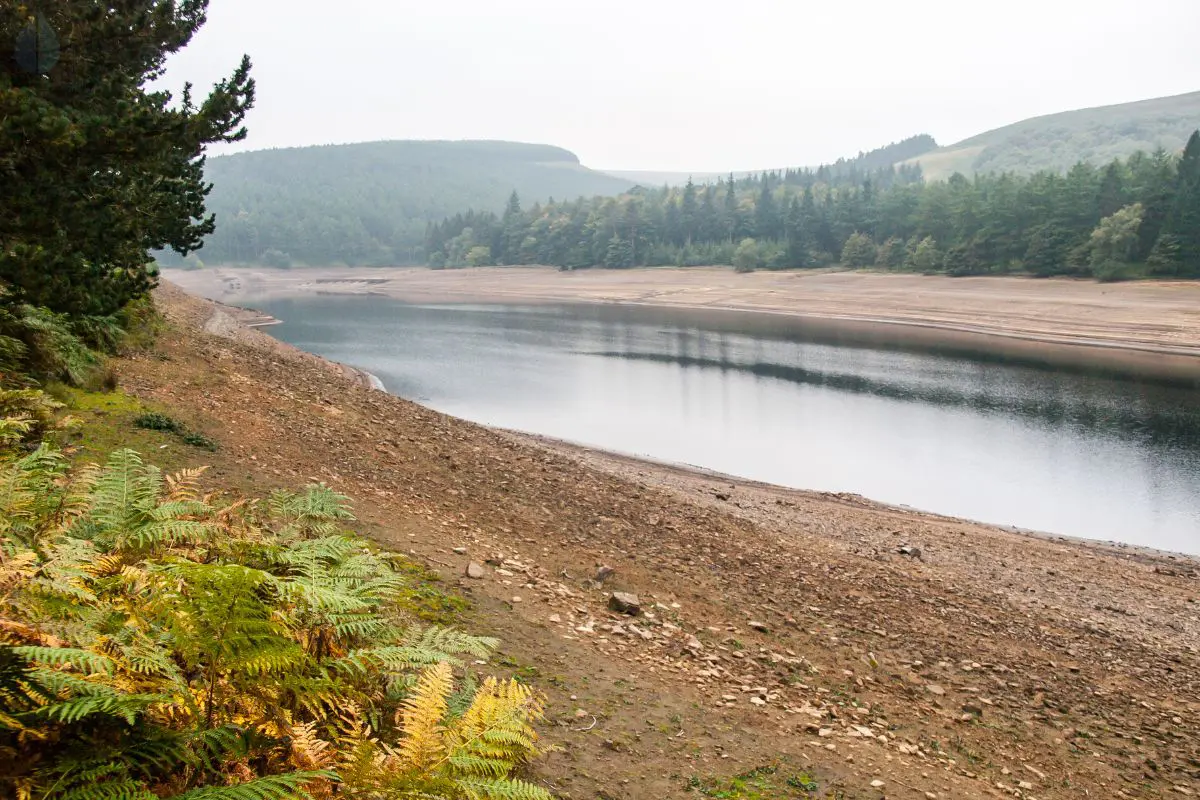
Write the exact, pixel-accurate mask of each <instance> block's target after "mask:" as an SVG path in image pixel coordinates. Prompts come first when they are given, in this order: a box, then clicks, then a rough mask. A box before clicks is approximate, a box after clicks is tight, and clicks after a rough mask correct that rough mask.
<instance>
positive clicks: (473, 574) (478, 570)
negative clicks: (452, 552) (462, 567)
mask: <svg viewBox="0 0 1200 800" xmlns="http://www.w3.org/2000/svg"><path fill="white" fill-rule="evenodd" d="M465 574H466V576H467V577H468V578H474V579H475V580H481V579H482V578H483V577H484V576H485V575H487V572H485V571H484V569H483V564H480V563H479V562H478V561H472V562H471V563H470V564H467V569H466V572H465Z"/></svg>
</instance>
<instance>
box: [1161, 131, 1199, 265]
mask: <svg viewBox="0 0 1200 800" xmlns="http://www.w3.org/2000/svg"><path fill="white" fill-rule="evenodd" d="M1159 238H1160V241H1162V240H1163V239H1166V240H1167V241H1165V242H1163V243H1162V246H1161V247H1157V248H1156V249H1157V250H1158V253H1157V254H1156V255H1157V258H1156V262H1157V266H1159V269H1160V270H1161V269H1162V266H1161V265H1163V264H1171V263H1173V264H1174V265H1175V268H1174V270H1173V271H1172V272H1171V273H1169V274H1175V275H1179V276H1182V277H1195V276H1200V131H1196V132H1195V133H1193V134H1192V136H1191V138H1190V139H1188V143H1187V146H1186V147H1185V148H1184V149H1183V156H1182V157H1181V158H1180V159H1179V169H1178V174H1177V177H1176V181H1175V196H1174V198H1173V200H1172V203H1171V210H1170V213H1168V215H1167V218H1166V221H1165V222H1164V224H1163V229H1162V233H1161V234H1160V236H1159Z"/></svg>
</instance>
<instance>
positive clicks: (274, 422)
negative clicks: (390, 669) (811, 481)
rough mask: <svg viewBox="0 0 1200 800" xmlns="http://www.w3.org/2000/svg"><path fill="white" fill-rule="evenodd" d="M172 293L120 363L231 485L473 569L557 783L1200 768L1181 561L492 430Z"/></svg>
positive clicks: (573, 787) (1193, 632) (1191, 780)
mask: <svg viewBox="0 0 1200 800" xmlns="http://www.w3.org/2000/svg"><path fill="white" fill-rule="evenodd" d="M159 303H160V306H161V307H162V308H163V310H164V312H165V313H166V314H167V316H168V318H169V320H170V324H171V332H170V334H169V335H167V336H164V337H163V340H162V342H161V344H160V345H159V347H158V349H157V351H156V352H154V353H150V354H144V355H140V356H137V357H136V358H131V359H128V360H126V361H124V362H122V363H121V364H120V365H119V369H120V373H121V377H122V381H123V385H124V386H125V388H126V389H127V390H128V391H131V392H133V393H135V394H137V395H139V396H142V397H145V398H147V399H151V400H154V401H158V402H162V403H164V404H167V405H168V406H170V407H171V408H173V409H176V410H177V411H178V413H179V414H180V416H181V417H183V418H184V419H185V421H186V422H188V423H189V424H190V425H192V426H194V427H196V428H197V429H199V430H201V431H203V432H204V433H206V434H208V435H210V436H212V437H213V438H215V439H216V440H218V441H219V442H220V445H221V447H220V451H219V452H217V453H215V454H207V453H205V454H203V455H202V457H198V458H197V460H198V461H203V462H207V463H211V464H212V465H213V471H212V480H213V482H214V483H216V484H217V485H222V486H230V487H239V488H245V489H247V490H249V489H253V490H255V491H261V490H263V489H269V488H270V487H271V486H274V485H289V486H294V485H296V484H297V483H303V482H305V481H307V480H310V479H320V480H324V481H327V482H328V483H330V484H331V485H332V486H333V487H335V488H336V489H338V490H339V491H342V492H345V493H346V494H349V495H351V496H352V497H353V498H355V500H356V509H357V512H358V516H359V517H360V519H361V520H362V526H363V529H364V531H365V532H367V533H369V534H371V535H374V536H376V537H377V538H378V539H379V540H380V541H381V542H382V543H384V544H386V545H388V546H392V547H396V548H398V549H400V550H402V551H405V552H411V553H413V554H414V555H415V556H417V557H419V558H421V559H423V560H425V561H426V562H427V563H429V564H430V565H432V566H433V567H435V568H437V569H439V570H441V571H442V572H443V574H444V575H445V577H446V579H447V581H448V583H449V585H451V586H453V587H456V588H457V589H458V590H459V591H461V592H463V593H465V594H466V595H467V596H469V597H470V598H471V599H472V600H473V601H474V603H475V605H476V612H475V619H474V620H473V622H472V626H473V627H475V628H477V629H479V630H481V631H482V632H487V633H491V634H494V635H497V636H499V637H501V638H502V639H503V640H504V641H505V645H504V648H503V650H504V659H502V663H503V664H506V665H507V666H508V668H510V669H513V670H516V671H519V672H521V673H522V674H524V675H526V677H528V678H529V679H530V680H531V681H533V682H535V683H536V684H537V685H539V686H540V687H541V688H543V689H544V690H545V691H547V693H548V694H549V696H550V700H551V719H550V721H549V723H548V724H547V725H546V735H547V739H548V740H549V742H550V743H553V744H556V745H558V746H560V747H561V749H560V750H559V751H557V752H555V753H553V754H551V755H550V756H549V757H548V758H547V759H545V760H544V761H543V762H542V763H541V764H540V766H539V767H538V777H539V778H540V779H541V780H543V781H545V782H546V784H547V785H548V786H551V787H553V788H554V789H555V790H556V791H557V792H558V793H559V794H560V795H561V796H563V797H570V798H600V797H606V798H648V799H649V798H672V797H686V796H692V797H695V796H698V795H696V794H695V792H694V791H693V790H690V789H689V785H690V784H691V783H692V782H693V781H692V779H693V778H698V779H705V778H708V777H711V776H720V775H733V774H736V773H739V772H745V771H748V770H751V769H754V768H755V767H760V766H763V765H768V764H771V763H774V762H775V761H776V760H779V759H782V760H783V761H784V763H785V764H786V765H788V766H787V768H788V769H794V770H797V771H800V770H803V771H806V772H807V773H808V774H810V775H811V777H812V778H813V779H814V780H815V782H816V784H817V785H818V786H819V787H820V788H819V789H818V791H817V793H816V796H828V797H845V798H880V797H885V796H886V797H889V798H928V797H937V798H973V797H1016V796H1021V797H1026V798H1079V797H1096V798H1100V797H1103V798H1111V797H1126V796H1127V797H1169V796H1183V795H1186V794H1187V793H1189V792H1200V738H1198V737H1200V725H1198V723H1197V719H1200V716H1198V715H1200V653H1198V647H1200V566H1198V565H1197V563H1196V562H1195V561H1193V560H1189V559H1186V558H1183V557H1179V556H1171V555H1168V554H1159V553H1153V552H1141V551H1139V552H1135V551H1132V550H1122V549H1119V548H1110V547H1103V546H1097V545H1090V544H1086V543H1079V542H1070V541H1060V540H1055V539H1044V538H1034V537H1027V536H1021V535H1018V534H1015V533H1012V532H1009V531H1005V530H1002V529H999V528H994V527H988V526H983V525H977V524H973V523H969V522H964V521H961V520H954V519H947V518H943V517H936V516H932V515H927V514H920V513H915V512H907V511H904V510H899V509H893V508H885V507H881V506H878V505H874V504H871V503H869V502H867V501H864V500H862V499H860V498H856V497H847V496H825V495H819V494H812V493H805V492H796V491H788V490H783V489H779V488H776V487H770V486H763V485H758V484H752V483H747V482H740V481H733V480H729V479H726V478H722V477H720V476H712V475H701V474H696V473H691V472H686V471H683V470H678V469H674V468H671V467H668V466H662V465H655V464H649V463H645V462H638V461H631V460H629V459H622V458H619V457H615V456H611V455H608V454H604V453H596V452H592V451H586V450H582V449H579V448H574V447H570V446H566V445H561V444H557V443H553V442H542V441H539V440H534V439H532V438H531V437H526V436H519V435H516V434H511V433H506V432H503V431H494V430H489V429H486V428H482V427H480V426H477V425H473V424H470V423H466V422H463V421H460V420H456V419H453V418H450V417H447V416H445V415H442V414H438V413H435V412H433V411H430V410H428V409H425V408H422V407H420V406H417V405H414V404H412V403H409V402H406V401H404V400H401V399H398V398H395V397H391V396H389V395H386V394H383V393H380V392H375V391H371V390H369V389H367V388H364V387H363V386H362V385H361V382H360V381H357V380H356V379H355V378H354V377H353V376H352V375H348V374H347V372H346V371H345V370H344V369H341V368H339V367H336V366H334V365H330V364H329V363H328V362H324V361H322V360H320V359H317V358H315V357H313V356H309V355H306V354H302V353H299V352H297V351H295V350H293V349H291V348H289V347H287V346H285V345H282V344H279V343H278V342H276V341H275V340H273V339H271V338H270V337H269V336H267V335H266V334H264V333H262V332H260V331H255V330H250V329H247V328H245V327H242V326H239V325H232V324H228V323H226V322H221V323H218V324H214V323H213V320H214V318H218V315H219V314H222V313H226V312H223V311H222V310H221V309H219V308H218V307H216V306H214V305H212V304H210V303H208V302H205V301H201V300H197V299H194V298H191V297H188V296H187V295H185V294H183V293H182V292H180V291H178V290H176V289H174V288H172V287H169V286H168V287H165V288H164V289H163V290H162V291H160V293H159ZM902 548H908V549H907V551H906V552H907V554H905V553H902V552H901V549H902ZM912 548H917V549H918V550H919V555H917V553H916V552H914V551H913V550H912ZM472 560H474V561H477V562H479V563H480V564H484V577H483V578H481V579H470V578H466V577H464V576H463V570H464V568H465V567H466V565H467V563H468V562H469V561H472ZM600 566H609V567H612V568H614V569H615V573H614V574H613V575H612V576H611V577H610V578H608V579H607V582H606V583H605V585H604V586H603V587H598V586H596V585H595V584H594V583H593V580H592V579H593V578H594V576H595V574H596V571H597V569H598V568H599V567H600ZM614 589H615V590H622V591H631V592H635V593H637V594H638V596H639V597H640V599H641V601H642V606H643V612H642V614H641V615H640V616H638V617H636V618H631V617H628V616H624V615H618V614H615V613H612V612H610V611H609V610H608V608H607V601H608V593H609V592H610V591H612V590H614ZM873 784H874V785H873Z"/></svg>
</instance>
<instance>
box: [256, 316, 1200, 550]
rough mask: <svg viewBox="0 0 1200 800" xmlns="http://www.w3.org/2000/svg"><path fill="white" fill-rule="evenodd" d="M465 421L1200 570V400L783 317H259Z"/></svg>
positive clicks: (1172, 388)
mask: <svg viewBox="0 0 1200 800" xmlns="http://www.w3.org/2000/svg"><path fill="white" fill-rule="evenodd" d="M254 305H255V307H256V308H260V309H262V310H264V311H267V312H269V313H271V314H273V315H275V316H277V317H278V318H280V319H282V320H283V321H284V322H283V324H281V325H278V326H274V327H272V328H270V329H268V330H269V331H270V332H271V333H272V334H273V335H275V336H277V337H278V338H280V339H282V340H284V341H287V342H290V343H292V344H294V345H296V346H298V347H300V348H302V349H304V350H308V351H310V352H313V353H317V354H319V355H322V356H326V357H328V358H331V359H334V360H337V361H342V362H345V363H348V364H353V365H355V366H358V367H361V368H363V369H366V370H369V371H370V372H372V373H374V374H375V375H377V376H378V377H379V378H380V379H381V380H382V382H383V384H384V385H385V386H386V388H387V389H388V390H389V391H391V392H393V393H395V394H398V395H401V396H403V397H407V398H410V399H412V400H415V401H417V402H420V403H422V404H424V405H427V406H430V407H432V408H435V409H437V410H439V411H444V412H446V413H449V414H453V415H455V416H458V417H462V418H465V419H469V420H473V421H476V422H481V423H485V424H488V425H495V426H500V427H504V428H514V429H517V430H522V431H528V432H532V433H538V434H545V435H547V436H553V437H558V438H562V439H567V440H570V441H574V442H579V443H583V444H587V445H591V446H595V447H599V448H604V449H608V450H614V451H618V452H622V453H628V454H633V455H641V456H648V457H650V458H654V459H659V460H664V461H670V462H676V463H681V464H688V465H695V466H700V467H705V468H708V469H713V470H717V471H720V472H725V473H729V474H732V475H738V476H742V477H746V478H751V479H755V480H760V481H767V482H770V483H776V484H781V485H784V486H791V487H796V488H802V489H814V490H822V491H834V492H853V493H857V494H861V495H864V496H866V497H869V498H871V499H873V500H880V501H883V502H886V503H893V504H899V505H907V506H911V507H914V508H919V509H924V510H928V511H934V512H938V513H942V514H949V515H953V516H960V517H967V518H970V519H976V520H981V521H985V522H992V523H997V524H1002V525H1013V526H1017V527H1021V528H1027V529H1032V530H1038V531H1045V532H1050V533H1058V534H1064V535H1069V536H1079V537H1085V538H1091V539H1102V540H1112V541H1118V542H1125V543H1130V544H1137V545H1146V546H1150V547H1157V548H1162V549H1167V550H1174V551H1180V552H1187V553H1193V554H1197V553H1200V383H1198V382H1197V381H1196V380H1195V379H1188V378H1180V377H1176V378H1165V377H1153V376H1151V377H1147V376H1144V375H1143V376H1138V375H1136V374H1134V373H1131V372H1125V371H1115V370H1114V369H1113V368H1112V367H1109V366H1101V365H1097V364H1089V363H1085V362H1082V361H1081V362H1080V363H1071V361H1070V360H1069V358H1068V360H1067V361H1063V359H1062V357H1061V353H1060V354H1059V357H1058V359H1057V361H1056V362H1055V363H1051V362H1050V361H1048V360H1047V359H1044V358H1041V357H1039V356H1037V355H1036V354H1033V355H1030V354H1028V353H1027V354H1023V355H1016V356H1014V355H1009V356H1000V355H997V354H996V353H995V352H994V351H992V352H988V348H986V347H980V346H979V345H975V346H974V349H973V350H971V349H964V347H963V345H961V344H955V345H953V346H950V345H938V344H931V343H928V342H925V343H914V342H911V341H904V340H902V339H903V337H901V336H898V335H897V329H896V328H895V326H875V327H874V328H873V329H870V330H852V331H848V330H846V329H842V328H837V327H831V326H823V325H820V324H815V323H812V322H801V321H797V320H792V319H788V318H784V317H773V316H768V315H740V314H729V313H721V312H690V311H686V310H676V309H672V310H666V309H655V308H648V307H629V306H604V305H568V306H561V305H544V306H512V305H410V304H405V303H402V302H400V301H397V300H392V299H387V298H381V297H361V296H360V297H350V296H341V297H339V296H320V297H313V298H304V299H297V300H276V301H270V302H258V303H254Z"/></svg>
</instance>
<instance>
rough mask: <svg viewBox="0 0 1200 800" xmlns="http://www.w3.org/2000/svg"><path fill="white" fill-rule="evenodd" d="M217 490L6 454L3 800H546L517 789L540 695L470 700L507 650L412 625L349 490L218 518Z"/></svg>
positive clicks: (511, 688)
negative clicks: (482, 661)
mask: <svg viewBox="0 0 1200 800" xmlns="http://www.w3.org/2000/svg"><path fill="white" fill-rule="evenodd" d="M0 438H2V431H0ZM198 477H199V473H198V472H197V471H193V472H189V473H184V474H182V475H180V476H173V477H168V476H165V475H163V474H162V472H161V471H160V470H158V469H157V468H155V467H153V466H151V465H148V464H146V463H144V462H143V461H142V459H141V457H140V456H138V455H137V454H136V453H134V452H133V451H129V450H122V451H117V452H115V453H113V454H112V455H111V456H110V458H109V459H108V460H107V461H106V462H105V464H104V465H103V466H101V467H95V468H81V469H78V470H72V469H71V468H70V464H69V463H68V461H67V460H66V459H65V458H63V457H62V455H61V454H59V453H57V452H56V451H55V450H53V448H50V447H45V446H43V447H41V448H39V449H38V450H36V451H34V452H33V453H29V454H27V455H24V456H22V457H20V458H11V457H10V458H8V459H4V458H3V455H2V454H0V534H3V535H2V536H0V794H21V795H25V796H30V797H34V796H36V797H39V798H43V800H67V799H68V798H69V799H70V800H110V799H112V800H115V799H116V798H129V800H150V798H151V797H154V798H171V797H188V798H214V799H215V800H282V799H283V798H292V797H305V796H307V795H308V793H310V791H312V792H318V793H319V794H321V795H322V796H327V795H328V794H329V792H330V790H331V787H332V786H333V784H334V783H338V785H339V788H338V793H339V794H344V795H346V796H360V795H363V796H366V795H371V796H374V795H376V794H378V793H379V792H383V793H385V794H387V793H391V794H395V795H396V796H404V797H410V798H416V797H430V798H458V799H460V800H461V798H471V797H481V798H483V797H500V798H506V797H517V798H524V797H533V798H538V800H541V798H544V797H548V795H545V794H544V793H543V794H538V792H540V791H541V790H540V789H538V788H537V787H534V786H532V785H530V784H523V783H520V782H519V781H515V780H512V775H513V772H514V770H516V769H518V768H519V767H520V766H521V765H523V764H524V763H525V762H526V761H527V760H528V759H529V758H530V757H532V755H534V754H535V753H536V745H535V736H534V735H533V733H532V728H531V727H530V724H531V723H532V722H533V721H534V720H536V719H537V718H538V717H539V715H540V713H541V711H540V709H541V706H540V701H539V700H537V699H536V698H534V696H533V695H532V694H530V693H528V689H527V688H525V687H520V686H518V685H517V684H512V683H511V682H510V683H498V682H496V681H495V680H492V679H489V680H488V681H485V682H483V683H482V684H477V683H475V682H474V679H473V678H471V677H469V676H468V678H467V680H466V681H464V682H463V683H462V685H461V688H459V689H454V688H453V684H454V683H455V681H454V680H453V677H452V676H453V667H454V666H455V665H460V664H461V661H460V658H461V657H462V656H465V655H466V656H471V657H475V658H486V657H487V656H488V655H490V653H491V652H492V651H493V649H494V648H495V646H496V645H497V642H496V640H494V639H491V638H488V637H479V636H472V635H469V634H467V633H464V632H462V631H458V630H455V629H453V628H443V627H431V628H422V627H417V626H414V625H413V624H412V620H411V619H410V618H408V617H407V616H406V614H405V613H404V612H403V610H402V608H403V603H402V601H403V599H404V598H405V597H407V596H408V593H409V592H411V591H412V590H411V587H410V583H409V582H410V580H411V579H410V578H409V577H407V576H406V575H405V574H404V573H402V572H401V571H399V569H398V568H397V564H398V563H399V562H397V561H396V560H395V559H393V557H391V556H389V555H387V554H385V553H380V552H378V551H377V550H376V549H375V548H373V547H372V546H370V545H369V544H368V543H366V542H365V541H363V540H362V539H360V538H358V537H355V536H353V535H351V534H349V533H346V532H344V531H342V530H341V529H340V525H342V524H344V523H345V521H347V520H349V519H352V517H351V515H350V512H349V509H348V507H347V506H346V500H345V498H344V497H342V496H341V495H338V494H336V493H334V492H332V491H331V490H330V489H328V487H324V486H317V487H309V489H307V490H306V491H305V492H303V493H299V494H285V493H278V494H276V495H274V496H273V497H272V498H271V500H270V501H269V502H266V503H258V502H254V501H248V502H238V503H233V504H231V505H227V506H221V505H220V504H219V503H215V502H214V500H213V499H212V498H209V497H206V496H205V495H204V494H203V493H202V492H201V491H200V489H199V485H198V482H197V481H198ZM435 671H436V674H437V675H438V676H439V677H438V678H437V680H436V681H432V682H431V679H430V677H429V676H430V675H432V674H434V672H435ZM348 710H349V711H348ZM347 714H348V715H349V716H348V717H347V716H346V715H347ZM414 715H417V716H420V719H422V720H424V722H423V723H421V725H418V724H417V722H416V720H417V716H414ZM335 719H336V720H340V721H338V722H337V723H336V724H335V723H334V722H333V720H335ZM297 731H301V732H302V736H303V738H304V741H305V742H306V744H305V745H304V746H303V750H302V751H301V750H299V749H297V748H298V747H299V745H297V744H296V743H295V742H294V743H293V745H292V746H291V747H288V746H285V745H283V744H281V743H282V742H285V741H287V739H288V738H290V737H292V736H293V735H294V734H295V732H297ZM422 748H424V749H422ZM418 751H420V752H423V753H424V754H425V755H423V756H422V757H421V759H420V762H421V763H420V764H418V763H416V762H415V761H414V760H413V753H416V752H418ZM322 753H324V755H322ZM314 754H315V755H314ZM314 758H316V759H318V760H316V761H314V760H313V759H314ZM248 764H254V765H255V767H254V768H255V771H256V773H257V774H258V775H259V776H260V777H258V778H256V779H253V780H245V779H244V778H245V777H246V776H247V772H246V768H247V765H248ZM327 766H336V767H337V769H338V771H339V772H340V773H341V776H340V778H339V776H338V773H335V772H325V771H320V770H314V769H313V768H314V767H327ZM234 776H238V779H237V780H235V779H234Z"/></svg>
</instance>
